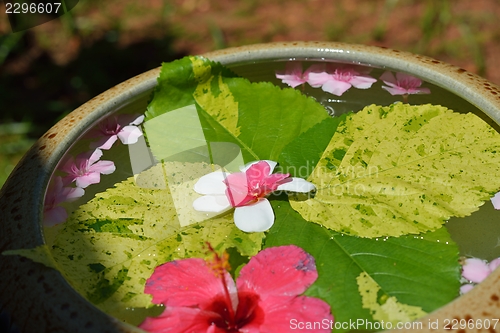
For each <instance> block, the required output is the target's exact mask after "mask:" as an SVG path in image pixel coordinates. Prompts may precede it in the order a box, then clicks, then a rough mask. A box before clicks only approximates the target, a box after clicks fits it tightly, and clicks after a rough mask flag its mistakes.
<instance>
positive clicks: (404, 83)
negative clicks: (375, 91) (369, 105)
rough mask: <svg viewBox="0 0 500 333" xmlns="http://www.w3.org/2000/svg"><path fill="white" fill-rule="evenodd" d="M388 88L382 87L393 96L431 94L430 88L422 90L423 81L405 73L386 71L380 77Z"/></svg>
mask: <svg viewBox="0 0 500 333" xmlns="http://www.w3.org/2000/svg"><path fill="white" fill-rule="evenodd" d="M380 79H381V80H382V81H384V83H385V84H386V85H387V86H382V88H383V89H385V90H387V91H388V92H389V93H390V94H391V95H412V94H430V93H431V91H430V89H429V88H421V87H420V86H421V85H422V80H420V79H419V78H416V77H414V76H411V75H408V74H405V73H396V76H394V74H393V73H392V72H389V71H386V72H385V73H384V74H382V76H381V77H380Z"/></svg>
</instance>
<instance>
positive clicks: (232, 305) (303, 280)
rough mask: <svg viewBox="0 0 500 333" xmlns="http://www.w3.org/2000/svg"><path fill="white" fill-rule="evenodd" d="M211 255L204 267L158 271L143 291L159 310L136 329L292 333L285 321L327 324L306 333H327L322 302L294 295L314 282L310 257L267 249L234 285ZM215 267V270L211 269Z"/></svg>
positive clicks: (197, 262) (186, 264)
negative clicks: (150, 297) (160, 307)
mask: <svg viewBox="0 0 500 333" xmlns="http://www.w3.org/2000/svg"><path fill="white" fill-rule="evenodd" d="M224 259H227V258H220V257H218V256H216V258H215V260H214V262H215V265H214V263H212V264H209V263H207V262H206V261H204V260H202V259H198V258H190V259H183V260H176V261H172V262H168V263H166V264H163V265H161V266H158V267H157V268H156V269H155V271H154V273H153V275H152V276H151V278H150V279H149V280H148V281H147V283H146V288H145V292H146V293H148V294H151V295H152V296H153V303H155V304H163V305H164V306H165V311H164V312H163V313H162V314H161V315H159V316H158V317H155V318H147V319H146V320H145V321H144V322H143V323H142V324H141V325H140V326H139V327H140V328H141V329H143V330H146V331H148V332H162V333H169V332H175V333H202V332H203V333H205V332H210V333H229V332H230V333H237V332H253V333H257V332H280V333H286V332H294V329H292V327H291V325H290V322H291V321H292V320H297V321H300V322H312V321H314V322H327V323H330V325H326V326H328V327H321V328H318V329H314V330H310V331H311V332H330V331H331V325H332V324H333V316H332V315H331V313H330V307H329V306H328V304H327V303H325V302H324V301H322V300H320V299H317V298H312V297H306V296H299V295H300V294H302V293H303V292H304V291H305V290H306V289H307V288H308V287H309V286H310V285H311V284H312V283H313V282H314V281H315V280H316V279H317V277H318V273H317V271H316V265H315V263H314V258H313V257H312V256H311V255H309V254H308V253H306V252H305V251H304V250H302V249H301V248H299V247H297V246H294V245H289V246H281V247H274V248H268V249H265V250H263V251H261V252H260V253H258V254H257V255H256V256H254V257H253V258H252V259H250V261H249V262H248V264H247V265H245V266H244V267H243V268H242V269H241V271H240V274H239V276H238V278H237V279H236V283H235V282H234V280H233V279H232V278H231V276H230V275H229V273H228V272H227V271H226V269H225V267H227V264H225V262H224V261H225V260H224ZM214 266H215V267H214Z"/></svg>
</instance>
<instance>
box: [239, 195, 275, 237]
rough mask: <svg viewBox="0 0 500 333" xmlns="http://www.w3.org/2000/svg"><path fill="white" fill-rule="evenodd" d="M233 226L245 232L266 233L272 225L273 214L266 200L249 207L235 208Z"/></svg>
mask: <svg viewBox="0 0 500 333" xmlns="http://www.w3.org/2000/svg"><path fill="white" fill-rule="evenodd" d="M234 224H236V227H238V229H240V230H242V231H245V232H260V231H266V230H268V229H269V228H271V227H272V226H273V224H274V212H273V208H272V207H271V204H270V203H269V201H268V200H267V199H262V200H259V201H258V202H257V203H255V204H253V205H249V206H242V207H236V209H235V210H234Z"/></svg>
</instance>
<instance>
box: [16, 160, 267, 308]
mask: <svg viewBox="0 0 500 333" xmlns="http://www.w3.org/2000/svg"><path fill="white" fill-rule="evenodd" d="M211 170H212V168H211V167H210V166H208V165H206V164H201V163H198V164H189V163H179V162H169V163H163V164H158V165H156V166H155V167H153V168H151V169H149V170H147V171H144V172H143V173H142V174H140V175H138V176H137V177H135V178H134V177H131V178H129V179H127V180H126V181H123V182H121V183H118V184H116V186H115V187H114V188H111V189H108V190H107V191H106V192H103V193H99V194H97V195H96V197H95V198H94V199H92V200H91V201H89V202H88V203H86V204H84V205H82V206H80V208H79V209H77V210H76V211H75V212H74V213H73V214H72V215H71V216H70V218H69V219H68V221H67V222H65V223H64V224H61V225H58V226H55V227H53V228H47V229H46V232H47V239H48V241H49V244H48V246H49V248H50V250H51V256H52V257H53V260H54V261H55V263H56V265H51V267H56V268H58V269H59V270H60V271H61V272H62V274H63V275H64V276H65V278H66V279H67V280H68V281H70V283H71V284H72V285H73V287H74V288H75V289H76V290H78V291H79V292H80V293H81V294H82V295H84V296H86V297H87V298H88V299H89V300H90V301H92V302H93V303H94V304H96V305H97V306H98V307H99V308H101V309H102V310H103V311H106V312H107V313H109V314H112V315H113V314H114V315H116V316H119V314H120V313H121V311H122V309H124V308H137V307H149V306H151V305H152V304H151V302H150V299H151V296H150V295H146V294H144V285H145V282H146V280H147V279H148V278H149V277H150V276H151V274H152V273H153V270H154V268H155V267H156V266H158V265H161V264H163V263H165V262H167V261H171V260H175V259H180V258H187V257H205V255H206V253H205V252H206V242H210V244H211V245H212V246H213V247H214V248H215V249H216V250H217V251H223V250H225V249H229V248H231V249H233V250H232V251H237V252H239V253H240V254H241V255H242V256H252V255H255V254H256V253H257V252H258V251H259V250H260V248H261V244H262V239H263V237H264V234H263V233H251V234H247V233H244V232H242V231H241V230H239V229H237V228H236V227H235V225H234V222H233V216H232V213H230V214H227V215H225V216H218V217H213V218H208V217H207V216H206V215H204V214H202V213H199V212H196V211H194V210H193V209H192V204H191V202H192V200H194V198H195V197H196V196H197V194H196V193H194V191H193V190H192V182H195V181H196V179H197V177H200V176H201V175H204V174H206V173H208V172H210V171H211ZM202 221H203V223H201V222H202ZM31 252H34V253H35V254H33V255H30V256H29V257H30V258H32V259H33V260H35V261H38V262H42V263H45V262H46V261H47V253H45V252H44V251H41V252H40V251H39V250H34V251H31ZM31 252H30V254H31ZM12 254H21V255H26V253H21V252H19V253H12ZM52 257H50V258H52Z"/></svg>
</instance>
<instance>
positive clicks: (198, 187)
mask: <svg viewBox="0 0 500 333" xmlns="http://www.w3.org/2000/svg"><path fill="white" fill-rule="evenodd" d="M227 175H228V173H227V172H222V171H215V172H212V173H209V174H208V175H204V176H202V177H201V178H200V179H198V181H197V182H196V184H194V190H195V192H197V193H199V194H225V193H226V184H224V180H225V179H226V177H227Z"/></svg>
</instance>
